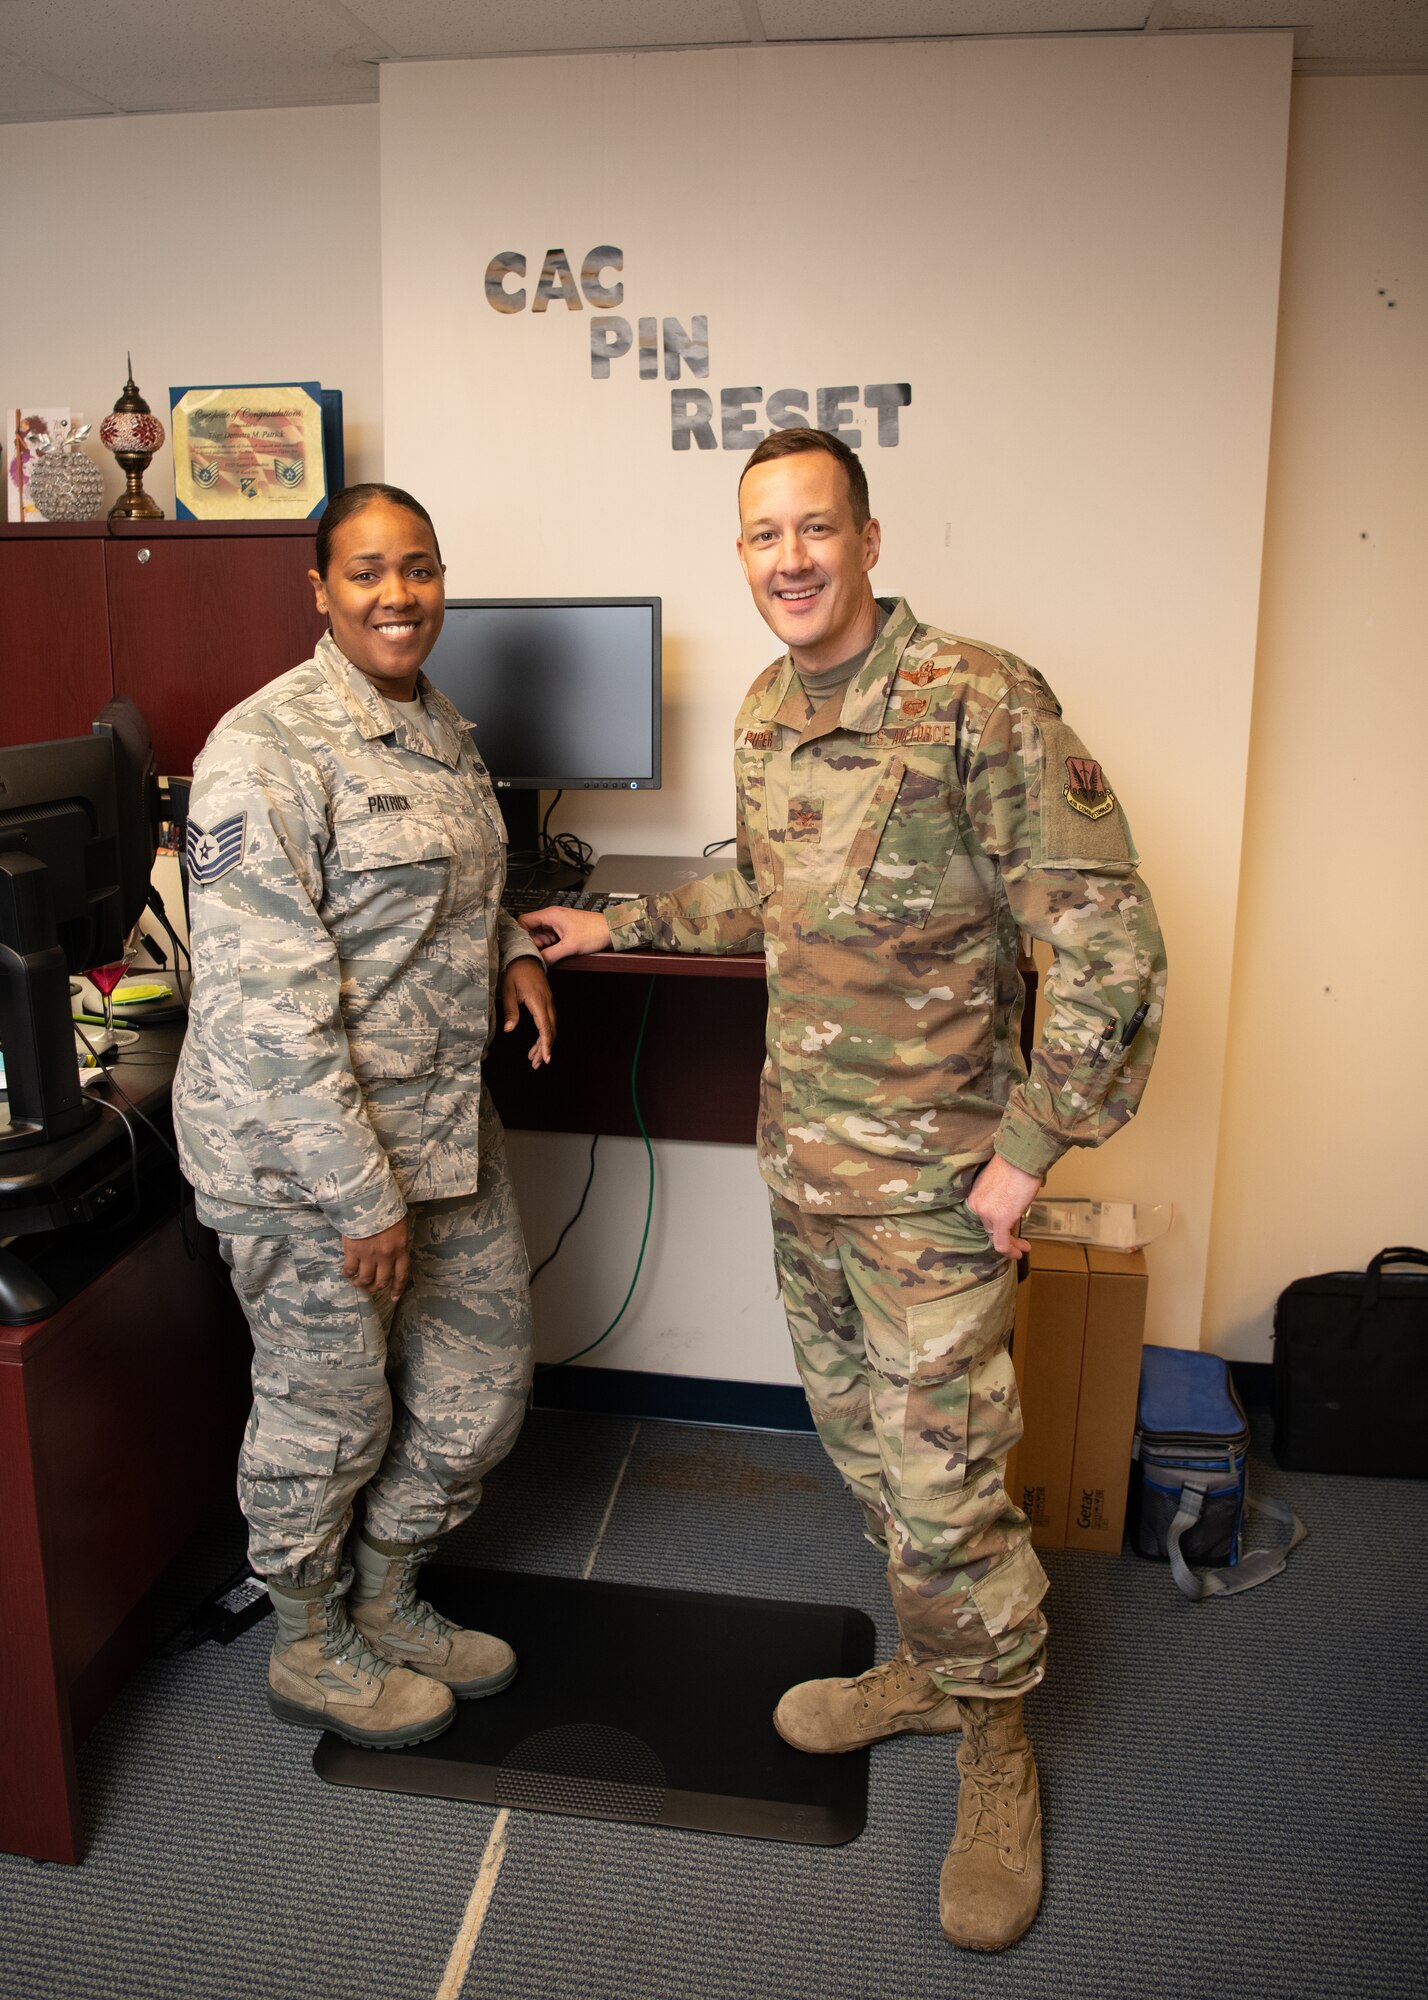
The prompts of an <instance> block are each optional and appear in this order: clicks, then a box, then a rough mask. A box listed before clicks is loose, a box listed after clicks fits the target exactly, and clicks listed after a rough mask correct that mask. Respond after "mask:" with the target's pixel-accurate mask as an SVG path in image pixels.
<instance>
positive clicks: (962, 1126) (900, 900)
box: [607, 602, 1165, 1214]
mask: <svg viewBox="0 0 1428 2000" xmlns="http://www.w3.org/2000/svg"><path fill="white" fill-rule="evenodd" d="M887 608H888V609H889V611H890V616H889V618H888V620H887V623H886V624H885V625H884V627H883V630H882V632H881V634H880V635H879V637H878V640H877V642H876V644H875V645H874V646H873V649H872V651H871V653H870V654H869V656H868V658H867V660H866V662H865V663H864V666H863V668H862V670H861V672H860V673H858V674H857V675H855V677H854V678H853V680H852V681H851V682H849V683H848V684H847V686H846V687H843V688H839V689H836V690H834V691H833V693H832V694H830V695H829V697H828V699H827V700H826V701H825V702H824V703H823V704H822V705H821V706H820V707H818V708H816V709H815V706H814V703H813V702H812V701H811V700H810V698H809V697H808V696H807V695H806V694H805V693H804V691H803V687H802V684H801V682H800V680H799V678H798V675H797V674H796V672H795V670H794V666H793V662H792V660H791V658H790V657H789V656H787V655H785V656H784V658H783V659H781V660H778V661H775V663H774V664H773V665H772V666H771V667H769V668H768V669H767V670H766V671H765V672H764V673H763V674H761V675H760V676H759V678H758V680H757V681H755V683H754V685H753V687H752V688H751V689H750V691H749V694H748V696H747V698H746V699H745V701H744V705H743V707H742V708H741V709H740V711H739V717H738V722H737V724H736V727H735V733H734V766H735V779H736V784H737V791H738V848H737V856H738V866H737V868H736V869H730V870H727V871H725V872H723V873H720V874H718V875H714V876H710V877H705V878H704V879H703V880H701V881H697V882H693V883H690V884H689V885H688V886H687V887H685V888H683V889H679V890H676V891H674V892H673V893H672V894H669V895H664V896H658V897H652V898H650V899H649V900H648V901H647V902H644V903H639V904H634V905H620V906H616V907H615V908H613V909H612V910H610V911H609V912H607V915H608V918H609V921H610V926H611V934H612V938H613V941H614V944H615V946H616V948H617V949H628V948H629V947H631V946H633V945H637V944H654V945H659V946H663V947H665V948H666V949H668V950H679V951H707V952H732V951H753V950H757V949H758V947H759V946H760V945H762V946H763V948H764V950H765V953H766V956H767V964H768V988H769V1013H768V1040H767V1048H768V1055H767V1061H766V1062H765V1065H764V1072H763V1080H762V1086H761V1099H760V1112H759V1162H760V1167H761V1170H762V1172H763V1175H764V1178H765V1180H767V1181H768V1183H769V1184H770V1186H771V1187H773V1188H775V1189H776V1190H777V1191H778V1192H779V1193H781V1194H783V1195H784V1196H786V1197H787V1198H788V1199H790V1200H792V1201H794V1202H795V1203H797V1205H798V1206H799V1207H802V1208H819V1209H824V1210H827V1211H828V1212H830V1213H834V1214H839V1213H842V1214H865V1213H879V1212H894V1211H900V1210H908V1209H915V1208H919V1207H931V1206H939V1207H941V1206H947V1205H951V1204H955V1203H956V1202H957V1201H959V1200H960V1199H961V1198H962V1197H963V1196H964V1195H965V1194H966V1192H967V1190H968V1188H969V1186H970V1180H971V1174H970V1171H969V1170H970V1169H974V1168H975V1167H977V1166H978V1165H980V1164H981V1163H982V1162H983V1161H985V1160H986V1159H987V1158H988V1157H989V1156H990V1154H991V1153H992V1152H993V1151H994V1150H995V1151H996V1152H998V1153H1000V1154H1002V1155H1003V1157H1004V1158H1006V1159H1007V1160H1009V1161H1011V1162H1012V1164H1013V1165H1014V1166H1018V1167H1023V1168H1025V1169H1026V1171H1027V1172H1028V1173H1033V1174H1044V1173H1045V1172H1046V1171H1047V1169H1048V1168H1049V1167H1050V1166H1051V1165H1052V1163H1053V1162H1054V1161H1055V1160H1056V1159H1058V1158H1059V1157H1060V1155H1061V1154H1062V1153H1063V1152H1065V1151H1066V1149H1067V1148H1068V1147H1070V1146H1077V1145H1082V1146H1085V1145H1096V1144H1099V1143H1100V1141H1101V1140H1103V1139H1105V1138H1107V1137H1109V1135H1110V1134H1111V1133H1112V1132H1114V1131H1115V1130H1116V1129H1117V1128H1118V1127H1119V1126H1121V1125H1123V1124H1125V1123H1126V1121H1127V1120H1128V1119H1129V1118H1130V1117H1131V1116H1132V1114H1133V1113H1134V1111H1135V1108H1136V1105H1137V1103H1138V1102H1139V1099H1140V1095H1141V1092H1142V1090H1143V1089H1144V1087H1145V1081H1146V1075H1147V1073H1148V1071H1149V1068H1150V1059H1151V1054H1152V1051H1153V1049H1154V1046H1155V1041H1156V1036H1157V1033H1158V1031H1159V1026H1160V1016H1161V1005H1162V998H1163V994H1164V986H1165V957H1164V951H1163V947H1162V944H1161V939H1160V932H1159V929H1158V927H1157V924H1156V919H1155V912H1154V909H1153V908H1152V906H1151V901H1150V897H1149V895H1148V894H1147V892H1146V889H1145V887H1144V885H1143V883H1142V882H1141V881H1140V879H1139V877H1138V876H1137V874H1136V872H1135V868H1136V859H1137V857H1136V853H1135V849H1134V847H1133V846H1132V844H1131V839H1130V832H1129V829H1128V827H1127V825H1126V822H1125V819H1124V817H1123V815H1122V813H1121V810H1120V808H1119V806H1118V805H1117V804H1116V803H1115V800H1114V798H1113V796H1112V794H1111V793H1110V791H1109V790H1108V789H1107V787H1106V784H1105V780H1104V779H1103V777H1102V775H1101V771H1100V767H1099V765H1098V764H1096V763H1095V762H1094V761H1093V760H1092V759H1091V758H1090V757H1088V756H1087V755H1086V752H1085V750H1084V749H1083V748H1082V746H1081V743H1080V742H1079V740H1078V739H1077V737H1076V736H1075V735H1074V734H1073V733H1072V731H1071V730H1070V728H1069V727H1068V726H1067V724H1066V723H1065V722H1064V721H1063V720H1062V717H1061V709H1060V705H1059V704H1058V702H1057V700H1056V697H1055V696H1054V695H1053V694H1052V692H1051V690H1050V688H1049V687H1048V686H1047V685H1046V682H1045V681H1044V680H1043V679H1042V678H1041V676H1040V675H1039V674H1038V673H1036V672H1035V670H1034V669H1033V668H1031V667H1028V666H1026V665H1025V664H1024V663H1023V662H1022V661H1021V660H1018V659H1016V658H1015V657H1014V656H1013V655H1012V654H1010V653H1004V652H1000V651H998V650H996V649H995V648H992V647H988V646H979V645H975V644H972V643H971V642H969V641H967V640H964V639H955V638H952V637H950V636H949V635H948V634H947V633H945V632H939V631H936V630H934V629H933V628H932V627H931V626H927V625H919V624H918V622H917V620H916V619H915V618H914V617H913V615H912V612H911V611H910V610H909V609H908V606H907V605H906V603H903V602H899V603H897V604H895V605H890V606H888V607H887ZM1019 931H1029V932H1030V933H1031V934H1032V935H1033V936H1034V937H1037V938H1041V939H1044V940H1045V941H1046V942H1047V943H1048V944H1050V945H1051V946H1052V947H1053V949H1054V952H1055V964H1054V967H1053V969H1052V972H1051V974H1050V977H1049V979H1048V981H1047V995H1046V997H1047V1014H1046V1023H1047V1025H1046V1033H1045V1036H1044V1039H1043V1040H1042V1043H1041V1045H1040V1047H1039V1048H1038V1049H1037V1051H1036V1053H1035V1056H1034V1058H1033V1061H1032V1066H1031V1072H1030V1074H1029V1075H1028V1074H1027V1071H1026V1066H1025V1064H1024V1062H1023V1060H1022V1055H1021V1049H1020V1045H1019V1028H1020V1020H1021V1011H1022V982H1021V978H1020V976H1019V974H1018V972H1017V942H1018V932H1019Z"/></svg>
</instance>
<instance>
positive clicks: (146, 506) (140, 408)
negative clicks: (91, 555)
mask: <svg viewBox="0 0 1428 2000" xmlns="http://www.w3.org/2000/svg"><path fill="white" fill-rule="evenodd" d="M125 358H126V359H128V357H127V356H126V357H125ZM99 435H100V438H101V439H102V440H103V442H104V443H105V444H106V445H108V447H109V449H110V451H112V452H113V454H114V456H115V458H116V459H118V461H119V464H120V465H121V467H122V468H123V471H124V478H125V481H126V484H125V487H124V491H123V492H122V493H121V494H120V495H119V498H118V499H117V500H116V501H115V502H114V505H113V506H112V507H111V508H110V509H109V518H110V520H111V521H162V520H163V518H164V510H163V508H162V507H161V506H160V505H159V503H158V501H157V500H152V499H150V497H149V495H148V494H147V493H146V492H145V491H144V473H145V470H146V468H147V466H148V463H149V460H150V459H151V458H152V457H153V455H154V453H155V452H156V451H157V450H158V448H159V446H160V445H161V444H162V443H163V441H164V427H163V425H162V424H161V423H160V422H159V420H158V418H157V417H156V416H155V415H154V414H153V412H152V411H151V410H150V408H149V406H148V404H147V403H146V402H145V401H144V399H143V397H142V396H141V395H140V394H139V391H138V390H137V389H136V388H135V386H134V363H133V361H132V360H130V361H129V379H128V381H127V382H126V383H125V384H124V388H123V392H122V393H121V395H120V397H119V400H118V402H117V403H116V404H115V405H114V408H113V410H112V411H111V412H110V414H109V415H108V416H107V417H106V418H105V419H104V422H103V423H102V424H101V425H100V426H99Z"/></svg>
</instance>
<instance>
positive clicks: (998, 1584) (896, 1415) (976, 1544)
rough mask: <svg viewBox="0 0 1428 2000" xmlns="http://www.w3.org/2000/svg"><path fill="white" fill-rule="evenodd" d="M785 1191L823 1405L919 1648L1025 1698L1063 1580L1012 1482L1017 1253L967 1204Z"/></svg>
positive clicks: (800, 1333) (781, 1242) (803, 1357)
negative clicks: (811, 1200)
mask: <svg viewBox="0 0 1428 2000" xmlns="http://www.w3.org/2000/svg"><path fill="white" fill-rule="evenodd" d="M967 1178H968V1180H969V1181H970V1179H971V1178H972V1177H971V1176H970V1175H969V1176H967ZM771 1200H772V1207H773V1225H774V1266H775V1269H776V1270H777V1273H778V1282H779V1290H780V1292H781V1293H782V1296H783V1303H784V1310H785V1312H786V1313H787V1315H788V1325H789V1331H790V1333H791V1334H792V1336H793V1345H794V1353H795V1355H796V1357H797V1361H798V1368H799V1373H800V1374H801V1375H802V1377H803V1385H804V1388H805V1390H806V1391H807V1394H808V1405H809V1409H810V1410H811V1411H812V1413H813V1420H814V1422H815V1423H816V1424H817V1426H818V1433H819V1436H820V1437H821V1438H822V1440H823V1444H824V1447H825V1449H826V1450H827V1452H828V1455H829V1457H830V1458H831V1459H832V1460H833V1463H834V1464H835V1465H836V1466H837V1468H838V1470H839V1472H840V1473H841V1474H842V1475H843V1478H844V1480H845V1481H846V1482H847V1484H848V1486H849V1488H850V1489H851V1491H852V1492H853V1494H854V1495H855V1496H856V1497H857V1499H858V1500H859V1501H860V1502H861V1504H862V1507H863V1511H864V1514H865V1516H866V1518H867V1523H868V1535H869V1539H870V1540H871V1541H872V1542H873V1543H874V1544H875V1546H876V1547H878V1548H879V1549H881V1550H883V1551H885V1552H886V1555H887V1574H888V1584H889V1586H890V1588H891V1591H892V1600H893V1607H894V1609H895V1611H896V1613H897V1619H898V1624H899V1627H900V1628H901V1632H902V1638H903V1643H904V1644H905V1645H906V1647H907V1649H908V1651H909V1652H910V1654H911V1656H912V1658H913V1659H915V1660H917V1661H919V1662H921V1663H922V1664H923V1665H924V1666H925V1667H926V1668H927V1669H928V1671H929V1672H930V1673H931V1675H932V1677H933V1679H934V1680H935V1681H936V1682H937V1684H938V1685H939V1686H940V1687H942V1688H944V1689H946V1691H947V1692H948V1693H949V1694H960V1695H986V1694H989V1693H996V1694H998V1695H1013V1694H1021V1693H1024V1692H1025V1691H1026V1689H1028V1688H1031V1687H1035V1685H1036V1684H1037V1682H1038V1681H1039V1680H1040V1679H1041V1678H1042V1674H1043V1672H1044V1652H1045V1644H1046V1620H1045V1618H1044V1617H1043V1616H1042V1614H1041V1612H1040V1610H1039V1609H1038V1606H1039V1605H1040V1603H1041V1599H1042V1597H1043V1595H1044V1594H1045V1591H1046V1576H1045V1573H1044V1571H1043V1570H1042V1567H1041V1564H1040V1562H1039V1561H1038V1560H1037V1557H1036V1553H1035V1551H1034V1550H1033V1549H1032V1546H1031V1541H1030V1534H1031V1530H1030V1527H1029V1525H1028V1523H1027V1519H1026V1516H1025V1514H1023V1513H1022V1512H1021V1511H1020V1509H1019V1508H1017V1507H1015V1506H1014V1505H1013V1504H1012V1502H1011V1500H1010V1498H1009V1497H1008V1495H1007V1491H1006V1487H1005V1485H1004V1483H1003V1480H1004V1475H1005V1472H1006V1461H1007V1453H1008V1452H1009V1451H1010V1450H1011V1448H1012V1446H1013V1445H1014V1444H1015V1443H1016V1441H1017V1439H1018V1438H1019V1437H1020V1436H1021V1409H1020V1406H1019V1404H1018V1401H1017V1392H1016V1378H1015V1376H1014V1375H1013V1373H1012V1365H1011V1357H1010V1354H1009V1352H1008V1340H1009V1337H1010V1334H1011V1327H1012V1320H1013V1317H1014V1309H1015V1302H1016V1275H1015V1268H1014V1266H1013V1265H1012V1264H1011V1263H1010V1262H1009V1260H1008V1259H1007V1258H1005V1257H1001V1256H998V1255H997V1253H996V1252H995V1251H994V1250H993V1249H992V1248H991V1246H990V1243H989V1241H988V1238H987V1234H986V1231H985V1230H984V1229H983V1228H982V1226H981V1224H980V1223H979V1222H978V1221H977V1218H976V1217H975V1216H974V1215H973V1214H972V1212H971V1210H970V1209H968V1208H967V1206H966V1204H965V1202H960V1203H959V1204H958V1205H956V1206H954V1207H951V1208H946V1209H929V1210H927V1211H926V1212H925V1213H923V1214H919V1215H910V1214H909V1215H836V1216H835V1215H819V1214H817V1213H811V1212H810V1211H809V1210H807V1209H801V1208H799V1207H797V1206H796V1205H795V1204H794V1203H793V1202H791V1201H787V1200H785V1199H784V1198H783V1197H782V1196H780V1195H777V1194H775V1195H773V1196H772V1197H771Z"/></svg>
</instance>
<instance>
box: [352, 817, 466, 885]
mask: <svg viewBox="0 0 1428 2000" xmlns="http://www.w3.org/2000/svg"><path fill="white" fill-rule="evenodd" d="M332 830H333V833H334V834H335V836H336V839H337V852H338V856H339V858H340V859H341V862H342V866H343V868H344V869H345V870H346V872H347V873H348V874H349V875H364V874H366V873H367V872H368V870H370V869H382V868H414V867H420V866H422V865H423V864H430V863H440V862H448V861H450V859H451V855H452V849H453V845H454V843H453V841H452V838H451V834H450V832H449V831H448V829H447V827H446V825H445V822H444V821H443V820H442V819H441V818H440V816H439V815H438V814H435V813H414V812H402V813H370V814H368V816H367V817H365V818H353V819H347V820H338V821H337V823H336V824H335V825H334V827H333V829H332Z"/></svg>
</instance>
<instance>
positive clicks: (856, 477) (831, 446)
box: [739, 424, 873, 528]
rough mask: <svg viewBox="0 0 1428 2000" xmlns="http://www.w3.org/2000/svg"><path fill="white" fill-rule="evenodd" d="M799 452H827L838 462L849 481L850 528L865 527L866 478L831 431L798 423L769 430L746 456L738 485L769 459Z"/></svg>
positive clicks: (867, 510)
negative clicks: (749, 473)
mask: <svg viewBox="0 0 1428 2000" xmlns="http://www.w3.org/2000/svg"><path fill="white" fill-rule="evenodd" d="M799 451H826V452H827V454H828V456H829V457H830V458H836V459H837V461H838V463H839V464H840V465H841V466H842V468H843V470H844V472H845V473H846V474H847V478H848V499H849V502H850V504H851V506H852V509H853V526H854V527H855V528H865V527H866V526H867V525H868V520H869V517H870V515H871V514H872V511H873V510H872V507H871V506H870V505H869V502H868V475H867V473H866V472H864V470H863V461H862V460H861V459H860V458H859V456H858V454H857V452H855V451H850V450H849V449H848V447H847V445H845V444H844V442H843V440H842V438H840V437H838V436H837V435H836V434H835V433H834V432H833V431H815V430H812V429H810V428H809V427H808V426H807V425H803V426H799V425H797V424H791V425H790V426H789V428H788V429H787V430H782V431H770V432H769V434H768V436H767V437H766V438H765V439H764V441H763V443H762V444H756V445H755V446H754V448H753V450H752V451H751V452H750V453H749V456H748V460H747V462H746V464H745V466H744V471H743V472H741V473H740V474H739V484H740V485H741V486H742V485H743V483H744V473H746V472H752V471H753V469H754V467H755V466H756V465H765V464H767V462H768V461H769V459H771V458H791V457H792V456H793V454H794V453H795V452H799Z"/></svg>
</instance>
